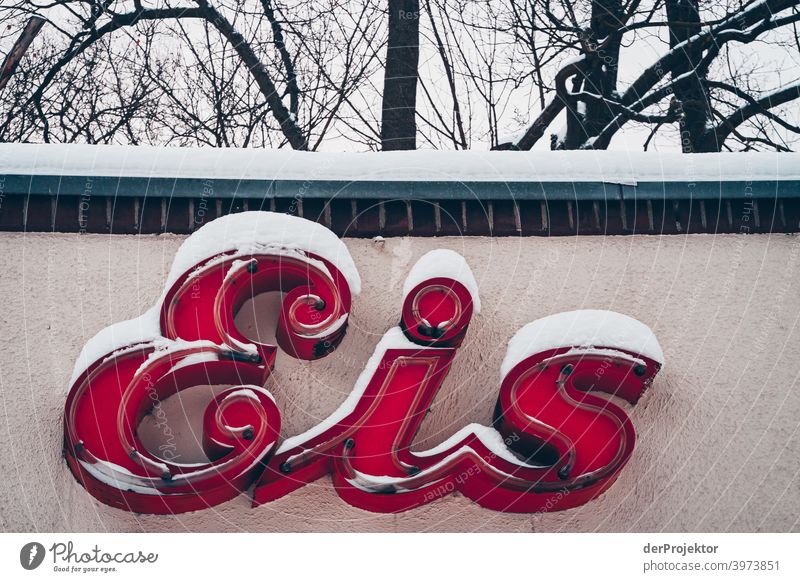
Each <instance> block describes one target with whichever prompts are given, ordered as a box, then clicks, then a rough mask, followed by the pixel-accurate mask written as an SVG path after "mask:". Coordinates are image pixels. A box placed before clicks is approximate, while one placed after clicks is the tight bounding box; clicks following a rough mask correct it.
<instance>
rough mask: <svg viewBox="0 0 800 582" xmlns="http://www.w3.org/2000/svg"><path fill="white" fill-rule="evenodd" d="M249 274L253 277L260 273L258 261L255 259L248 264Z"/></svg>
mask: <svg viewBox="0 0 800 582" xmlns="http://www.w3.org/2000/svg"><path fill="white" fill-rule="evenodd" d="M247 272H248V273H250V274H251V275H252V274H253V273H257V272H258V261H256V260H255V259H253V260H252V261H250V262H249V263H247Z"/></svg>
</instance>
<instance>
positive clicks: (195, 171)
mask: <svg viewBox="0 0 800 582" xmlns="http://www.w3.org/2000/svg"><path fill="white" fill-rule="evenodd" d="M0 174H7V175H8V174H22V175H36V176H51V175H55V176H95V177H117V178H119V177H141V178H196V179H220V180H223V179H224V180H269V181H271V180H299V181H312V182H313V181H325V180H330V181H348V182H349V181H388V182H392V181H396V182H401V181H412V182H431V181H433V182H436V181H440V182H569V183H571V182H606V183H617V184H636V183H639V182H675V181H688V182H703V181H745V182H746V181H757V180H798V179H800V154H792V153H776V152H747V153H727V152H726V153H709V154H692V155H687V154H682V153H680V152H665V153H659V152H640V151H616V150H614V151H558V152H553V151H543V152H513V151H484V150H467V151H458V152H455V151H432V150H416V151H405V152H368V153H330V152H298V151H293V150H288V149H280V150H266V149H255V148H252V149H241V148H166V147H153V146H119V145H83V144H9V143H6V144H0Z"/></svg>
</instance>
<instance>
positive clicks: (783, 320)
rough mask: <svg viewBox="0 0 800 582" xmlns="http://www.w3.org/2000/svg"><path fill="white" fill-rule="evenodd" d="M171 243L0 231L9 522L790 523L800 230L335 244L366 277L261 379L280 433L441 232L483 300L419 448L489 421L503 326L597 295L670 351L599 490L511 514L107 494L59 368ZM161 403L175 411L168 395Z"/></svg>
mask: <svg viewBox="0 0 800 582" xmlns="http://www.w3.org/2000/svg"><path fill="white" fill-rule="evenodd" d="M181 240H182V237H179V236H169V235H167V236H142V237H132V236H130V237H128V236H102V235H82V236H81V235H49V234H28V235H24V234H8V233H3V234H0V266H1V268H2V270H1V271H0V272H1V273H2V275H1V276H2V279H0V321H1V322H2V328H1V329H2V334H1V335H0V342H2V343H1V344H0V396H1V400H2V409H0V415H1V416H0V524H2V529H3V530H4V531H9V530H11V531H17V530H24V531H31V530H39V531H49V530H101V531H106V530H108V531H141V530H144V531H207V530H212V531H217V530H224V531H476V530H480V531H484V530H500V531H595V530H599V531H652V530H655V531H662V530H663V531H692V530H703V531H706V530H707V531H761V530H767V531H790V530H793V531H798V530H800V523H799V522H798V515H800V473H799V472H800V433H799V431H798V427H799V426H800V385H798V355H800V329H798V327H797V322H798V315H800V309H799V308H800V238H798V237H797V236H783V235H780V236H779V235H775V236H735V235H731V236H716V237H714V236H705V235H698V236H686V237H680V236H672V237H638V236H637V237H605V238H603V237H578V238H552V239H543V238H527V239H484V238H463V239H459V238H451V239H450V238H445V239H408V238H401V239H388V240H386V241H385V243H384V244H383V245H381V244H380V243H376V242H373V241H368V240H347V241H346V242H347V245H348V247H349V248H350V251H351V253H352V255H353V257H354V259H355V262H356V264H357V266H358V268H359V270H360V272H361V275H362V278H363V281H364V291H363V293H362V294H361V295H360V296H359V297H357V298H356V300H355V305H354V309H353V313H352V319H351V326H350V329H349V332H348V334H347V337H346V338H345V340H344V342H343V343H342V345H341V347H340V349H339V350H338V351H337V352H336V353H335V354H334V355H332V356H330V357H329V358H327V359H324V360H321V361H318V362H315V363H312V364H308V363H304V362H298V361H294V360H292V359H291V358H288V357H287V356H285V355H284V354H281V355H279V360H278V371H277V373H276V374H275V376H274V378H273V380H274V382H273V383H271V384H270V388H271V389H272V391H273V393H274V395H275V397H276V399H277V401H278V405H279V407H280V409H281V410H282V416H283V423H284V428H285V431H286V432H288V433H295V432H297V431H300V430H303V429H306V428H309V427H310V426H312V425H313V424H315V422H316V421H317V420H318V419H320V418H323V417H325V416H326V415H327V414H328V413H330V412H331V411H333V410H334V409H335V408H336V407H337V406H338V404H339V403H340V402H341V401H342V400H343V399H344V397H345V395H346V394H347V393H348V391H349V390H350V388H351V386H352V385H353V382H354V381H355V379H356V377H357V376H358V374H359V372H360V371H361V367H362V365H363V363H364V362H365V361H366V360H367V358H368V357H369V355H370V354H371V352H372V348H373V346H374V344H375V343H376V342H377V340H378V339H379V337H380V335H381V334H382V333H383V332H384V331H385V330H386V329H387V328H388V327H389V326H391V325H393V324H394V323H395V322H396V321H397V319H398V313H399V307H400V294H401V287H402V281H403V279H404V277H405V275H406V273H407V271H408V269H409V267H410V266H411V265H412V264H413V262H414V261H415V260H416V259H417V258H418V257H419V256H421V255H422V254H423V253H424V252H426V251H427V250H430V249H433V248H437V247H446V248H452V249H454V250H457V251H459V252H461V253H462V254H463V255H464V256H465V257H466V258H467V260H468V261H469V263H470V265H471V266H472V268H473V270H474V272H475V275H476V277H477V279H478V281H479V284H480V288H481V296H482V300H483V305H484V308H483V312H482V313H481V314H480V315H478V316H477V317H476V318H475V319H474V320H473V324H472V326H471V328H470V330H469V335H468V340H467V341H466V343H465V345H464V347H463V348H462V349H461V351H460V353H459V355H458V358H457V361H456V363H455V365H454V368H453V370H452V372H451V374H450V376H449V378H448V380H447V382H446V384H445V385H444V387H443V389H442V391H441V392H440V394H439V395H438V397H437V399H436V401H435V403H434V406H433V412H432V414H430V415H429V416H428V417H427V418H426V420H425V423H424V425H423V427H422V430H421V433H420V435H419V438H418V442H419V443H420V444H421V445H423V446H424V445H426V444H427V445H433V444H436V443H438V442H440V441H442V440H443V439H444V438H446V437H447V436H449V435H450V434H452V432H454V431H456V430H457V429H458V428H460V427H462V426H463V425H464V424H466V423H468V422H471V421H478V422H483V423H488V422H489V420H490V418H491V411H492V407H493V405H494V402H495V398H496V395H497V390H498V387H499V366H500V362H501V360H502V358H503V355H504V353H505V345H506V342H507V341H508V339H509V338H510V337H511V336H512V335H513V333H514V332H515V331H516V330H517V329H518V328H519V327H520V326H522V325H523V324H525V323H527V322H528V321H531V320H533V319H536V318H538V317H541V316H544V315H548V314H552V313H555V312H558V311H563V310H571V309H578V308H605V309H613V310H617V311H621V312H623V313H626V314H629V315H632V316H634V317H636V318H638V319H640V320H642V321H643V322H645V323H647V324H648V325H650V326H651V327H652V328H653V330H654V331H655V332H656V335H657V337H658V339H659V340H660V342H661V344H662V346H663V348H664V351H665V353H666V357H667V365H666V368H665V369H664V370H663V371H662V373H661V374H660V376H659V377H658V378H657V380H656V382H655V384H654V386H653V389H652V390H651V391H649V392H648V393H647V395H646V396H645V397H644V398H643V399H642V401H641V402H640V403H639V404H638V405H637V406H636V407H635V408H632V407H628V409H629V410H631V416H632V419H633V422H634V424H635V425H636V428H637V431H638V434H639V441H638V443H637V448H636V451H635V452H634V455H633V458H632V460H631V462H630V463H629V464H628V466H627V467H626V469H625V470H624V472H623V474H622V475H621V477H620V478H619V480H618V481H617V483H616V484H615V485H614V486H613V487H612V488H611V490H610V491H609V492H607V493H606V494H605V495H603V496H602V497H600V498H599V499H596V500H595V501H593V502H591V503H589V504H587V505H584V506H583V507H580V508H577V509H573V510H568V511H563V512H556V513H551V514H545V515H511V514H502V513H495V512H492V511H488V510H484V509H481V508H480V507H478V506H477V505H475V504H474V503H472V502H470V501H469V500H467V499H465V498H463V497H458V496H450V497H447V498H445V499H441V500H438V501H436V502H434V503H432V504H430V505H428V506H425V507H422V508H420V509H417V510H414V511H409V512H407V513H404V514H400V515H378V514H371V513H367V512H365V511H362V510H359V509H355V508H352V507H350V506H348V505H346V504H345V503H344V502H342V501H340V500H339V499H338V497H337V496H336V495H335V493H334V491H333V489H332V487H331V484H330V481H329V480H327V479H323V480H320V481H318V482H317V483H314V484H312V485H309V486H307V487H305V488H304V489H302V490H300V491H297V492H295V493H293V494H291V495H289V496H287V497H285V498H283V499H281V500H279V501H277V502H274V503H271V504H268V505H265V506H262V507H260V508H257V509H251V508H250V505H249V503H248V500H247V498H246V497H245V496H240V497H239V498H237V499H234V500H232V501H230V502H228V503H225V504H223V505H220V506H218V507H216V508H214V509H210V510H206V511H201V512H195V513H191V514H184V515H177V516H170V517H163V516H144V515H134V514H131V513H125V512H121V511H117V510H112V509H110V508H108V507H106V506H104V505H101V504H99V503H98V502H96V501H94V500H93V498H91V497H90V496H89V495H88V494H87V493H86V492H85V491H84V490H83V489H81V487H80V486H79V485H78V484H77V483H76V482H75V481H74V479H73V478H72V476H71V475H70V473H69V471H68V470H67V467H66V465H65V463H64V462H63V460H62V458H61V430H62V428H61V413H62V406H63V403H64V399H65V396H66V392H67V388H68V387H67V381H68V378H69V376H70V373H71V370H72V366H73V363H74V360H75V358H76V356H77V355H78V353H79V351H80V349H81V347H82V345H83V343H84V342H85V341H86V340H87V339H88V338H90V337H91V336H92V335H93V334H94V333H96V332H97V331H98V330H99V329H101V328H102V327H104V326H106V325H108V324H110V323H112V322H115V321H119V320H122V319H127V318H130V317H134V316H136V315H138V314H140V313H141V312H142V311H143V310H144V309H145V308H147V307H148V306H149V305H150V304H151V303H152V302H153V301H154V300H155V299H156V298H157V296H158V295H159V293H160V291H161V286H162V283H163V281H164V279H165V277H166V273H167V270H168V269H169V266H170V262H171V260H172V257H173V255H174V253H175V250H176V249H177V247H178V245H179V244H180V242H181ZM267 303H269V300H267ZM244 319H247V317H244V318H243V320H242V322H241V323H242V325H250V324H252V322H246V321H244ZM262 323H263V322H262ZM165 406H166V405H165ZM173 414H177V416H178V417H179V418H177V419H176V420H175V422H176V423H178V425H180V422H181V421H182V419H181V418H180V417H181V416H182V412H181V410H180V409H179V408H174V409H173ZM176 430H180V427H179V428H177V429H176ZM186 433H188V429H186V430H184V435H183V436H184V438H186V436H187V434H186ZM186 454H189V453H188V452H187V453H186Z"/></svg>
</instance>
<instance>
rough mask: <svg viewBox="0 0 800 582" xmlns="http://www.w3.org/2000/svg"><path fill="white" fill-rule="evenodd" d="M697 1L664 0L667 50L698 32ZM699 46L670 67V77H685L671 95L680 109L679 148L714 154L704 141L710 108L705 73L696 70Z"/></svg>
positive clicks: (686, 52) (711, 145) (706, 140)
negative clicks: (667, 29) (667, 35)
mask: <svg viewBox="0 0 800 582" xmlns="http://www.w3.org/2000/svg"><path fill="white" fill-rule="evenodd" d="M698 4H699V2H698V0H667V20H668V21H669V46H670V48H672V47H674V46H675V45H677V44H679V43H681V42H683V41H685V40H687V39H688V38H690V37H692V36H693V35H695V34H697V33H698V32H700V12H699V6H698ZM702 56H703V51H702V47H701V46H700V43H695V48H693V49H690V50H688V51H685V58H683V59H681V60H680V61H678V62H677V63H676V65H675V66H674V67H673V68H672V78H673V79H677V78H678V77H680V76H681V75H685V78H683V79H681V80H680V81H679V82H677V83H675V88H674V94H675V100H676V101H677V105H678V107H679V108H680V109H679V111H680V121H679V124H680V131H681V149H682V150H683V151H684V153H692V152H704V151H716V150H717V149H718V148H716V147H715V146H714V144H712V143H710V142H709V140H708V139H706V138H707V132H708V121H709V114H710V108H709V103H708V93H707V92H706V88H705V85H704V80H705V74H706V73H705V71H695V72H692V71H693V69H695V68H696V67H697V65H698V64H699V63H700V60H701V59H702Z"/></svg>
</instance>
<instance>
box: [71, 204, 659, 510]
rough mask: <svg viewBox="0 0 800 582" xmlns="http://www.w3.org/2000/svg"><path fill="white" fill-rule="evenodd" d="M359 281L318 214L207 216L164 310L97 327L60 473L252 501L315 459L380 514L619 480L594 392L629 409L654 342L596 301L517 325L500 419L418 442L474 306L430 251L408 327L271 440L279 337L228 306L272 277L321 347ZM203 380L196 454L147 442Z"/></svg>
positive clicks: (578, 497) (617, 451)
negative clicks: (192, 458)
mask: <svg viewBox="0 0 800 582" xmlns="http://www.w3.org/2000/svg"><path fill="white" fill-rule="evenodd" d="M221 241H224V242H221ZM193 256H194V257H197V256H200V257H201V258H200V259H199V260H192V257H193ZM359 286H360V281H359V279H358V275H357V272H356V271H355V267H354V266H353V264H352V260H351V258H350V256H349V254H348V253H347V250H346V248H345V247H344V245H343V244H342V243H341V241H338V239H336V238H335V236H334V235H333V234H332V233H331V232H330V231H327V230H326V229H324V228H323V227H321V226H319V225H316V224H313V223H309V222H307V221H304V220H302V219H299V218H296V217H289V216H285V215H275V214H271V213H265V212H253V213H244V214H240V215H232V216H229V217H225V218H223V219H219V220H217V221H214V222H213V223H210V224H209V225H207V226H206V227H203V228H202V229H200V230H199V231H198V232H197V233H196V234H195V235H193V236H192V237H190V239H188V240H187V242H186V243H185V244H184V246H183V247H182V248H181V250H180V251H179V254H178V257H176V264H175V267H174V272H173V274H172V275H171V276H170V280H169V282H168V286H167V289H166V291H165V293H164V295H163V296H162V298H161V300H160V301H159V304H158V305H157V312H156V311H154V312H149V313H148V314H145V315H144V316H142V318H139V320H134V321H133V322H127V323H126V324H124V325H123V326H122V327H121V328H118V329H117V330H116V333H115V330H114V327H116V326H114V327H112V328H108V329H107V330H105V331H104V332H101V334H99V336H98V338H95V339H94V340H92V341H91V342H90V343H89V344H87V347H86V348H85V349H84V353H83V354H82V356H81V359H80V360H79V364H78V365H77V366H76V373H75V375H74V377H73V382H72V386H71V389H70V393H69V396H68V398H67V402H66V407H65V417H64V418H65V421H64V437H65V452H66V458H67V462H68V464H69V467H70V469H71V470H72V472H73V473H74V474H75V476H76V478H77V479H78V481H79V482H80V483H81V484H83V486H84V487H85V488H86V489H87V490H88V491H89V492H90V493H91V494H92V495H94V496H95V497H96V498H98V499H100V500H101V501H103V502H104V503H106V504H108V505H112V506H114V507H118V508H121V509H127V510H131V511H136V512H142V513H175V512H182V511H192V510H196V509H202V508H206V507H210V506H213V505H216V504H218V503H221V502H223V501H226V500H228V499H230V498H232V497H234V496H236V495H238V494H239V493H240V492H242V491H245V490H247V489H248V488H249V487H250V486H251V485H252V484H253V483H255V487H254V490H253V499H254V504H255V505H258V504H262V503H266V502H269V501H272V500H274V499H278V498H279V497H282V496H284V495H286V494H288V493H290V492H291V491H293V490H295V489H297V488H299V487H302V486H304V485H306V484H307V483H310V482H311V481H313V480H315V479H318V478H320V477H322V476H323V475H325V474H331V475H332V477H333V483H334V486H335V488H336V490H337V492H338V494H339V495H340V496H341V497H342V498H343V499H344V500H345V501H347V502H348V503H350V504H352V505H355V506H357V507H362V508H364V509H367V510H370V511H376V512H399V511H404V510H407V509H410V508H413V507H417V506H420V505H423V504H425V503H429V502H431V501H433V500H435V499H437V498H439V497H441V496H442V495H445V494H447V493H450V492H452V491H455V490H459V491H461V492H462V493H463V494H464V495H466V496H467V497H469V498H470V499H473V500H474V501H475V502H477V503H479V504H480V505H482V506H484V507H487V508H491V509H494V510H499V511H514V512H537V511H548V510H559V509H566V508H569V507H575V506H577V505H581V504H583V503H585V502H587V501H589V500H590V499H593V498H594V497H596V496H598V495H599V494H600V493H602V492H603V491H604V490H605V489H607V488H608V487H609V486H610V485H611V484H612V483H613V482H614V480H615V479H616V477H617V475H618V474H619V472H620V471H621V470H622V468H623V467H624V466H625V464H626V463H627V461H628V459H629V458H630V455H631V453H632V452H633V446H634V442H635V433H634V429H633V425H632V423H631V421H630V419H629V418H628V416H627V414H626V413H625V412H624V410H623V409H622V408H620V407H619V406H617V405H615V404H613V403H612V402H610V401H609V400H607V399H604V398H601V397H598V396H597V395H596V393H597V392H603V393H606V394H611V395H615V396H618V397H621V398H623V399H625V400H627V401H628V402H630V403H632V404H635V403H636V401H637V400H638V399H639V397H640V396H641V395H642V393H643V392H644V391H645V390H646V389H647V387H648V386H649V385H650V384H651V382H652V380H653V378H654V377H655V375H656V374H657V372H658V370H659V369H660V367H661V365H662V362H663V355H662V354H661V350H660V348H659V346H658V343H657V341H656V340H655V337H654V336H653V334H652V332H650V330H649V329H648V328H647V327H646V326H645V325H644V324H641V323H639V322H638V321H636V320H633V319H631V318H629V317H626V316H623V315H620V314H617V313H613V312H607V311H578V312H570V313H564V314H558V315H555V316H551V317H547V318H544V319H540V320H537V321H535V322H533V323H531V324H529V325H528V326H526V327H525V328H523V329H522V330H520V331H519V332H518V333H517V334H516V335H515V337H514V338H513V339H512V340H511V342H510V344H509V351H508V354H507V356H506V360H505V362H504V364H503V377H502V383H501V386H500V390H499V396H498V400H497V406H496V409H495V414H494V421H493V426H491V427H486V426H480V425H469V426H467V427H464V428H463V429H462V430H460V431H458V432H457V433H456V434H455V435H453V436H452V437H451V438H449V439H447V440H446V441H445V442H444V443H442V444H441V445H439V446H437V447H435V448H433V449H431V450H428V451H415V450H413V446H412V444H413V438H414V435H415V434H416V431H417V429H418V428H419V425H420V423H421V421H422V418H423V416H424V414H425V412H426V411H427V409H428V407H429V406H430V404H431V402H432V401H433V399H434V397H435V395H436V392H437V391H438V389H439V388H440V387H441V385H442V382H443V381H444V379H445V377H446V376H447V373H448V371H449V369H450V366H451V364H452V361H453V357H454V355H455V352H456V350H457V349H458V347H459V345H460V344H461V342H462V341H463V339H464V337H465V335H466V333H467V329H468V326H469V323H470V320H471V318H472V315H473V312H475V311H477V310H478V309H479V299H478V295H477V284H476V283H475V280H474V278H473V277H472V273H471V272H470V270H469V267H468V266H467V264H466V262H465V261H464V259H463V258H462V257H461V256H460V255H458V254H457V253H454V252H452V251H434V252H433V253H429V254H428V255H426V256H425V257H423V258H422V259H420V261H419V262H418V263H417V265H416V266H415V267H414V268H413V269H412V271H411V274H410V275H409V278H408V280H407V282H406V287H405V289H404V301H403V306H402V312H401V317H400V325H399V326H398V327H396V328H393V329H391V330H389V331H388V332H387V333H386V334H385V335H384V337H383V339H382V340H381V341H380V342H379V344H378V345H377V346H376V348H375V352H374V354H373V356H372V358H371V359H370V361H369V362H368V363H367V365H366V368H365V370H364V372H363V373H362V375H361V377H360V378H359V380H358V382H357V384H356V386H355V387H354V389H353V391H352V393H351V394H350V396H349V397H348V398H347V400H346V401H345V402H344V403H343V404H342V405H341V407H340V408H339V409H338V410H337V411H336V412H334V413H333V414H332V415H331V416H330V417H329V418H328V419H326V420H324V421H322V422H321V423H320V424H319V425H318V426H317V427H315V428H313V429H311V430H310V431H307V432H306V433H303V434H300V435H295V436H292V437H289V438H286V439H284V440H283V441H282V442H280V444H279V441H280V414H279V412H278V410H277V408H276V406H275V403H274V401H273V400H272V397H271V395H270V394H269V392H268V391H267V390H265V389H264V388H263V387H262V386H263V385H264V382H265V380H266V378H267V377H268V376H269V374H270V372H271V370H272V369H273V367H274V363H275V354H276V351H277V346H274V345H269V344H259V343H255V342H253V341H251V340H249V339H247V338H246V337H245V336H244V335H243V334H242V333H241V332H240V331H239V330H238V329H237V328H236V326H235V324H234V316H235V314H236V312H237V311H238V310H239V309H240V308H241V306H242V305H243V303H244V302H245V301H246V300H248V299H249V298H251V297H253V296H255V295H258V294H260V293H263V292H266V291H281V292H282V293H284V298H283V301H282V304H281V308H280V316H279V322H278V333H277V342H278V345H279V346H280V347H281V348H282V349H283V350H284V351H286V352H287V353H289V354H290V355H292V356H294V357H296V358H301V359H305V360H312V359H317V358H321V357H325V356H326V355H328V354H329V353H331V352H332V351H333V350H335V348H336V346H337V345H338V344H339V342H340V341H341V340H342V338H343V337H344V334H345V330H346V326H347V318H348V314H349V311H350V306H351V296H352V294H354V293H357V292H358V290H359V289H358V288H359ZM204 384H208V385H219V384H225V385H230V386H231V387H230V388H229V389H227V390H225V391H224V392H222V393H221V394H219V395H217V396H216V397H215V398H214V399H213V400H212V401H211V403H210V404H209V406H208V407H207V409H206V411H205V414H204V417H203V429H204V434H203V447H204V450H205V452H206V455H207V456H208V462H206V463H200V464H182V463H177V462H174V459H170V458H167V457H165V456H163V455H162V456H161V457H159V456H157V455H155V454H154V453H152V452H151V451H148V450H147V449H145V447H144V446H143V445H142V443H141V441H140V440H139V437H138V435H137V428H138V426H139V423H140V422H141V420H142V418H143V417H144V415H145V414H147V413H149V412H152V410H153V408H154V406H157V404H158V403H159V402H160V401H162V400H163V399H164V398H167V397H169V396H170V395H172V394H175V393H177V392H179V391H181V390H183V389H185V388H189V387H191V386H196V385H204Z"/></svg>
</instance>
